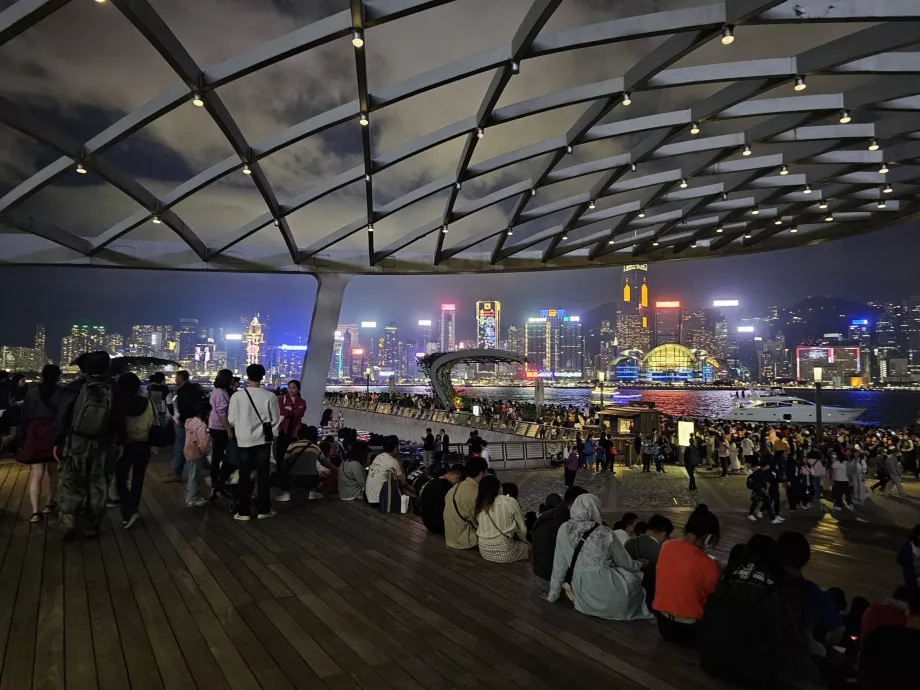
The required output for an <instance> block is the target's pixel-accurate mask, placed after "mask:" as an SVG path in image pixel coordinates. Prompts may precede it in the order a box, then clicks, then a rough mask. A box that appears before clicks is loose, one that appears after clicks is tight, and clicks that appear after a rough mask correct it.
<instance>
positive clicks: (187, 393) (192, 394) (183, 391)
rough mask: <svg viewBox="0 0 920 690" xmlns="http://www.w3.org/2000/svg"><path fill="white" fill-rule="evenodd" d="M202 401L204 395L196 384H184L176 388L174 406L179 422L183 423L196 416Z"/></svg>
mask: <svg viewBox="0 0 920 690" xmlns="http://www.w3.org/2000/svg"><path fill="white" fill-rule="evenodd" d="M202 400H204V393H202V391H201V387H200V386H199V385H198V384H197V383H186V384H185V385H184V386H182V387H181V388H178V389H177V390H176V400H175V403H174V404H175V405H176V408H177V411H178V412H179V422H180V423H184V422H185V420H186V419H189V418H190V417H194V416H196V415H197V414H198V406H199V404H200V403H201V401H202Z"/></svg>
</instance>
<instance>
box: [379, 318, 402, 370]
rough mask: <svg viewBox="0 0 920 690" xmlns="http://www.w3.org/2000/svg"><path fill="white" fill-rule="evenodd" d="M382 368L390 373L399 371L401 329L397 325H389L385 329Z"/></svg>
mask: <svg viewBox="0 0 920 690" xmlns="http://www.w3.org/2000/svg"><path fill="white" fill-rule="evenodd" d="M381 366H383V367H384V368H385V369H387V370H389V371H396V370H398V369H399V329H398V328H397V326H396V324H395V323H388V324H387V325H386V326H384V327H383V357H382V358H381Z"/></svg>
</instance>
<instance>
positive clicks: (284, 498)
mask: <svg viewBox="0 0 920 690" xmlns="http://www.w3.org/2000/svg"><path fill="white" fill-rule="evenodd" d="M275 500H276V501H278V503H287V502H288V501H290V500H291V492H290V491H282V492H281V493H280V494H278V495H277V496H275Z"/></svg>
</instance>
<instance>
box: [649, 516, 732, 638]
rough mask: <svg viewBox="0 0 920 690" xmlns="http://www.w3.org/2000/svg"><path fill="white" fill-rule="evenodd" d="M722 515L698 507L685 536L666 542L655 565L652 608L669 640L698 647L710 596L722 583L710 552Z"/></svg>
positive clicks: (686, 528) (716, 538)
mask: <svg viewBox="0 0 920 690" xmlns="http://www.w3.org/2000/svg"><path fill="white" fill-rule="evenodd" d="M720 533H721V530H720V527H719V519H718V518H717V517H716V516H715V515H713V514H712V513H710V512H709V508H708V507H707V506H706V505H705V504H702V503H701V504H700V505H698V506H697V507H696V509H695V510H694V511H693V513H692V514H691V515H690V518H689V519H688V520H687V524H686V526H685V527H684V538H683V539H672V540H671V541H668V542H665V543H664V544H663V545H662V547H661V552H660V553H659V554H658V567H657V568H656V569H655V601H654V603H653V604H652V608H653V609H654V610H655V617H656V618H657V619H658V630H659V632H660V633H661V636H662V637H663V638H664V639H666V640H667V641H668V642H674V643H676V644H679V645H682V646H684V647H689V648H691V649H695V648H696V646H697V634H698V630H699V621H700V619H701V618H702V617H703V606H704V605H705V604H706V599H707V598H709V595H710V594H712V592H713V591H714V590H715V588H716V585H717V584H719V575H720V573H719V565H718V564H717V563H716V562H715V561H714V560H712V559H711V558H710V557H709V556H708V555H707V554H706V551H707V550H708V549H711V548H713V547H714V546H715V545H716V544H717V543H718V542H719V535H720Z"/></svg>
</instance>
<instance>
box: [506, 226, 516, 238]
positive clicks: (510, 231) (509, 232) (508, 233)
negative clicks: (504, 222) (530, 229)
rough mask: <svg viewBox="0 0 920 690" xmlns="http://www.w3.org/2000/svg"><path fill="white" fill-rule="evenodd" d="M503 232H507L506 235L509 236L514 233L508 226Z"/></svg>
mask: <svg viewBox="0 0 920 690" xmlns="http://www.w3.org/2000/svg"><path fill="white" fill-rule="evenodd" d="M505 234H507V235H508V237H511V236H512V235H513V234H514V232H513V231H512V230H511V228H508V232H507V233H505Z"/></svg>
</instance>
